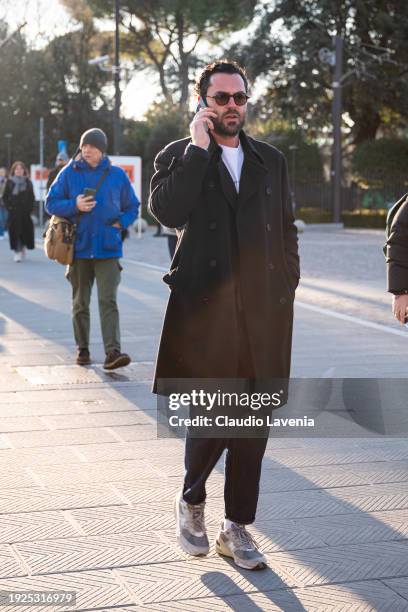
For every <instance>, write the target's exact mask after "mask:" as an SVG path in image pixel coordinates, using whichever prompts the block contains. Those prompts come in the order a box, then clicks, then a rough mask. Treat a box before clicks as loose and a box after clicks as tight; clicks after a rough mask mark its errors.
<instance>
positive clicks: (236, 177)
mask: <svg viewBox="0 0 408 612" xmlns="http://www.w3.org/2000/svg"><path fill="white" fill-rule="evenodd" d="M221 147H222V156H221V157H222V161H223V162H224V164H225V165H226V167H227V169H228V172H229V173H230V175H231V178H232V180H233V181H234V185H235V189H236V190H237V192H239V181H240V178H241V170H242V164H243V163H244V152H243V150H242V146H241V143H239V145H238V146H237V147H226V146H225V145H221Z"/></svg>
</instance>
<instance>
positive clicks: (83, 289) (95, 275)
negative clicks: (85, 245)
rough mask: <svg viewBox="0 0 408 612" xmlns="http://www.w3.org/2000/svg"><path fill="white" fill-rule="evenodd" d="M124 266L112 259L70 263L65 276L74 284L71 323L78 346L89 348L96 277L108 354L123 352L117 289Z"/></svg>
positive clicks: (116, 259)
mask: <svg viewBox="0 0 408 612" xmlns="http://www.w3.org/2000/svg"><path fill="white" fill-rule="evenodd" d="M121 270H122V266H121V265H120V263H119V259H118V258H117V257H115V258H111V259H75V260H74V263H73V264H72V265H70V266H67V271H66V273H65V276H66V277H67V279H68V280H69V281H70V283H71V285H72V323H73V327H74V337H75V342H76V344H77V347H78V348H80V349H81V348H88V347H89V330H90V322H91V319H90V314H89V305H90V302H91V292H92V286H93V284H94V280H95V279H96V286H97V289H98V306H99V318H100V322H101V330H102V338H103V344H104V347H105V353H109V352H110V351H113V350H115V349H116V350H118V351H120V329H119V311H118V306H117V301H116V298H117V291H118V286H119V283H120V273H121Z"/></svg>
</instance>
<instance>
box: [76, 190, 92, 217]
mask: <svg viewBox="0 0 408 612" xmlns="http://www.w3.org/2000/svg"><path fill="white" fill-rule="evenodd" d="M91 192H92V193H91ZM95 194H96V191H95V189H88V188H86V189H84V193H83V194H81V195H79V196H78V197H77V199H76V205H77V208H78V210H79V211H80V212H91V210H92V209H93V208H94V207H95V205H96V202H95V200H94V196H95Z"/></svg>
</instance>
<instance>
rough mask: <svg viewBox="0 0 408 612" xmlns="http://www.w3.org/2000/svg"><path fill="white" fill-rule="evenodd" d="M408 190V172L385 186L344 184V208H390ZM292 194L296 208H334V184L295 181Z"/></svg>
mask: <svg viewBox="0 0 408 612" xmlns="http://www.w3.org/2000/svg"><path fill="white" fill-rule="evenodd" d="M407 192H408V173H407V177H406V178H402V177H401V179H399V180H398V181H396V182H395V183H394V184H392V185H387V186H385V187H368V188H363V187H360V186H359V185H357V184H356V183H351V184H350V185H349V186H343V187H342V192H341V207H342V210H356V209H359V208H366V209H371V210H378V209H382V208H389V207H390V206H392V204H394V203H395V202H396V201H397V200H398V199H399V198H400V197H401V196H403V195H404V194H405V193H407ZM292 194H293V197H294V200H295V203H296V208H297V209H299V208H317V209H321V210H328V211H330V210H331V209H332V202H333V197H332V186H331V184H330V183H328V182H324V183H314V182H311V183H300V182H299V183H298V182H296V183H295V186H294V190H293V188H292Z"/></svg>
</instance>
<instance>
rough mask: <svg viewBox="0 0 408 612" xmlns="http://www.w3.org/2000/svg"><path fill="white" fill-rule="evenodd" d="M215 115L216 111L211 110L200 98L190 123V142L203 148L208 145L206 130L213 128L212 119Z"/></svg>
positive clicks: (208, 139) (206, 147)
mask: <svg viewBox="0 0 408 612" xmlns="http://www.w3.org/2000/svg"><path fill="white" fill-rule="evenodd" d="M216 116H217V113H215V112H214V111H213V110H211V109H210V108H209V107H208V106H207V105H206V104H205V102H204V100H203V99H202V98H200V101H199V104H198V106H197V110H196V114H195V116H194V118H193V120H192V122H191V123H190V134H191V142H192V143H193V144H194V145H196V146H198V147H201V148H203V149H208V145H209V144H210V138H209V135H208V131H209V130H213V129H214V124H213V122H212V119H213V118H215V117H216Z"/></svg>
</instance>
